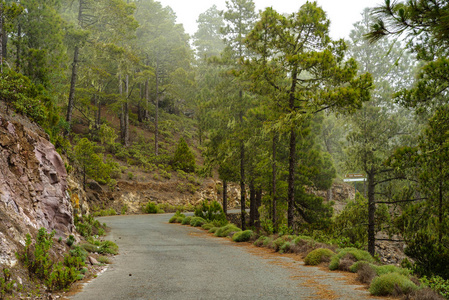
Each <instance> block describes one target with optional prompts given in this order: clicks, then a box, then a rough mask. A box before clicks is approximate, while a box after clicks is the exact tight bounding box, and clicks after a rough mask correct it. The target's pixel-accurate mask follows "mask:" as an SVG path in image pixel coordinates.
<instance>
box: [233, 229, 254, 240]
mask: <svg viewBox="0 0 449 300" xmlns="http://www.w3.org/2000/svg"><path fill="white" fill-rule="evenodd" d="M252 236H253V231H252V230H245V231H238V232H236V233H234V235H233V236H232V240H233V241H234V242H247V241H249V240H250V239H251V237H252Z"/></svg>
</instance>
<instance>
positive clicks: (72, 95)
mask: <svg viewBox="0 0 449 300" xmlns="http://www.w3.org/2000/svg"><path fill="white" fill-rule="evenodd" d="M78 56H79V47H78V46H75V51H74V53H73V63H72V77H71V79H70V90H69V103H68V105H67V115H66V118H65V120H66V121H67V123H69V126H70V123H71V122H72V113H73V105H74V103H75V85H76V76H77V72H78V69H77V67H78Z"/></svg>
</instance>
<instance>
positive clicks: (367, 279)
mask: <svg viewBox="0 0 449 300" xmlns="http://www.w3.org/2000/svg"><path fill="white" fill-rule="evenodd" d="M357 265H358V268H357V278H356V279H357V280H358V281H360V282H361V283H365V284H371V281H373V279H374V278H375V277H376V276H377V274H376V270H374V268H373V267H372V265H371V264H369V263H367V262H361V263H359V264H357ZM351 268H352V267H351Z"/></svg>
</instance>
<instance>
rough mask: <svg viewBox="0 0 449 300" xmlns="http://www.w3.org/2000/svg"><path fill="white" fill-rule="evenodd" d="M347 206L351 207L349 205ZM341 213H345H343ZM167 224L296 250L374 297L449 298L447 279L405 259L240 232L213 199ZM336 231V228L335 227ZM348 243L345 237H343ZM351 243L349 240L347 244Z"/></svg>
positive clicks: (320, 239)
mask: <svg viewBox="0 0 449 300" xmlns="http://www.w3.org/2000/svg"><path fill="white" fill-rule="evenodd" d="M348 209H350V210H352V208H351V207H348ZM342 215H344V213H342ZM169 223H179V224H182V225H190V226H193V227H201V228H202V229H203V230H205V231H207V232H208V233H210V234H213V235H214V236H216V237H224V238H229V239H231V240H232V241H234V242H248V243H252V244H254V245H255V246H257V247H262V248H267V249H270V250H272V251H274V252H277V253H279V254H285V253H295V254H299V255H300V257H302V259H303V261H304V264H305V265H309V266H317V265H320V266H326V267H327V268H328V269H329V270H330V271H334V270H340V271H346V272H352V273H356V274H357V278H356V279H357V280H358V281H359V282H360V283H361V284H364V285H366V286H367V288H368V289H369V292H370V293H371V294H372V295H374V296H404V297H406V299H449V294H448V291H449V290H448V288H449V281H447V280H444V279H443V278H441V277H439V276H432V277H431V278H430V279H429V278H427V277H426V276H420V273H419V272H417V271H416V268H415V267H414V266H413V264H411V263H410V262H409V261H408V260H404V261H403V262H402V265H401V266H395V265H385V264H382V263H381V261H380V260H379V257H377V256H374V257H373V256H372V255H371V254H370V253H369V252H367V251H366V250H363V249H361V248H363V247H358V248H355V247H353V245H352V247H351V246H349V247H348V245H345V244H344V243H342V240H341V239H335V238H333V237H330V236H326V235H323V233H322V232H321V233H320V234H319V235H318V234H317V233H316V232H315V233H314V235H305V234H300V235H298V234H291V233H288V232H286V233H282V234H281V233H277V234H272V233H267V232H266V231H264V230H261V229H259V230H257V229H256V228H254V230H245V231H242V229H241V228H239V227H238V226H237V225H235V224H232V223H229V222H228V221H227V219H226V216H225V215H224V212H223V210H222V208H221V206H220V205H219V203H218V202H216V201H204V202H203V203H201V204H200V205H198V206H197V207H196V209H195V213H194V216H187V217H186V216H185V215H184V214H182V213H181V212H180V211H177V212H176V213H175V214H174V215H173V216H172V217H171V218H170V219H169ZM337 230H338V229H337ZM343 241H346V243H349V241H348V240H347V239H343ZM349 245H350V243H349Z"/></svg>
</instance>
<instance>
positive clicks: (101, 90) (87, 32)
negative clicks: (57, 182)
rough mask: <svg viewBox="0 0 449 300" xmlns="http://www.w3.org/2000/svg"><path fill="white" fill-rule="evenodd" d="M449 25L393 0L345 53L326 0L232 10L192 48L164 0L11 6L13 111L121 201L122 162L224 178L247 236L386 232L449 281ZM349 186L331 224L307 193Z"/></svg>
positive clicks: (375, 12)
mask: <svg viewBox="0 0 449 300" xmlns="http://www.w3.org/2000/svg"><path fill="white" fill-rule="evenodd" d="M448 16H449V4H448V3H447V2H446V1H439V0H436V1H423V0H407V1H390V0H385V3H384V4H383V5H382V6H379V7H376V8H367V9H365V10H364V11H363V12H360V21H358V22H357V23H355V24H354V27H353V29H352V31H351V33H350V35H349V38H348V39H347V40H333V39H332V38H331V37H330V35H329V28H330V26H331V25H330V21H329V19H328V18H327V16H326V12H325V11H323V9H322V8H321V7H320V6H319V4H318V3H316V2H307V3H305V4H304V5H302V6H301V8H300V9H299V10H298V11H292V12H291V13H290V14H280V13H279V12H277V11H275V10H274V9H273V8H266V9H265V10H263V11H260V12H257V11H256V9H255V4H254V1H253V0H229V1H226V9H225V10H224V11H220V10H218V9H217V7H216V6H212V7H211V8H209V9H208V10H207V11H205V12H203V13H202V14H201V15H200V16H199V18H198V20H197V23H198V30H197V32H196V33H195V34H194V35H193V36H189V35H188V34H187V33H186V32H185V31H184V28H183V25H182V24H178V23H177V20H176V14H175V12H174V11H173V10H172V9H171V8H170V7H164V6H163V5H162V4H161V3H159V2H157V1H154V0H127V1H125V0H95V1H94V0H21V1H14V0H2V1H0V20H1V21H0V35H1V38H0V43H1V45H0V62H1V63H0V67H1V70H0V72H1V73H0V100H1V101H3V102H4V103H6V109H7V111H8V113H10V114H15V113H17V114H22V115H25V116H27V117H28V118H30V119H31V120H33V121H34V122H36V123H37V124H39V125H40V126H42V127H43V128H44V129H45V131H46V133H47V134H48V136H49V138H50V140H51V142H52V143H53V144H54V145H55V146H56V148H57V149H58V151H59V152H60V153H61V154H62V155H64V156H66V157H67V158H68V160H69V161H70V165H67V166H66V168H67V170H68V171H69V172H70V171H71V170H73V169H79V170H80V171H81V172H82V174H83V176H84V182H86V178H91V179H94V180H96V181H97V182H98V183H100V184H102V185H107V186H109V187H111V188H112V189H113V188H114V186H115V185H116V179H117V177H116V173H120V172H121V166H123V165H124V164H125V165H130V166H131V165H133V166H138V167H139V168H140V169H141V170H144V171H145V172H148V173H151V172H153V171H155V170H158V172H159V173H158V174H162V177H165V178H168V179H169V178H170V176H171V175H170V174H169V173H170V172H175V171H177V170H181V171H182V172H185V173H187V174H189V173H191V174H196V176H199V177H216V178H219V179H220V180H221V181H222V194H223V208H224V210H225V212H226V207H227V204H226V201H227V196H226V192H227V186H228V184H231V183H232V184H238V185H239V186H240V203H241V210H242V214H241V223H240V225H241V227H242V229H243V230H245V227H251V228H259V229H262V230H264V231H265V232H269V233H276V232H284V233H285V232H288V233H304V234H315V235H316V234H320V235H323V236H326V237H327V238H328V239H329V240H334V241H335V240H337V241H338V242H339V243H344V244H345V245H346V246H352V247H357V248H363V249H367V250H368V252H369V253H371V254H372V255H374V254H375V250H376V249H375V247H376V245H375V243H376V234H377V233H378V232H381V231H382V232H384V233H386V234H387V235H388V236H389V237H390V238H391V237H393V236H396V237H400V239H401V240H403V241H405V243H406V244H407V247H406V249H405V253H406V254H407V255H408V256H409V257H411V258H412V259H413V260H414V264H413V266H412V268H413V270H414V272H416V273H417V274H420V275H426V276H440V277H442V278H444V279H449V269H448V268H447V266H449V222H448V220H449V218H448V214H449V201H448V197H449V106H448V104H447V98H446V97H447V93H448V91H447V90H448V87H449V78H448V74H449V59H448V56H447V49H448V47H447V46H448V43H449V30H448V21H447V20H448ZM445 49H446V50H445ZM444 99H446V100H444ZM185 173H184V174H185ZM348 173H360V174H364V176H365V177H366V181H365V183H364V184H358V185H357V186H358V188H359V191H360V193H357V195H356V197H355V199H354V200H352V201H349V200H348V204H347V205H346V208H345V209H344V210H343V211H342V212H341V213H340V214H338V215H335V214H334V213H333V208H332V204H333V203H332V202H331V201H330V202H329V201H326V200H324V199H323V198H321V197H318V196H316V195H315V194H313V193H310V189H314V190H321V191H326V190H329V189H330V188H331V187H332V184H333V183H334V182H342V181H343V179H344V178H345V175H346V174H348ZM164 174H165V175H164ZM128 177H129V179H132V178H133V174H132V173H129V174H128ZM247 203H248V204H247ZM245 208H250V213H249V215H248V214H247V213H245Z"/></svg>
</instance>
